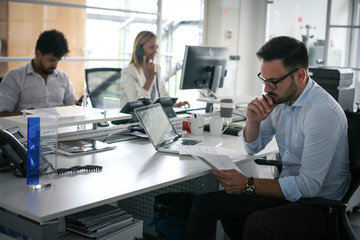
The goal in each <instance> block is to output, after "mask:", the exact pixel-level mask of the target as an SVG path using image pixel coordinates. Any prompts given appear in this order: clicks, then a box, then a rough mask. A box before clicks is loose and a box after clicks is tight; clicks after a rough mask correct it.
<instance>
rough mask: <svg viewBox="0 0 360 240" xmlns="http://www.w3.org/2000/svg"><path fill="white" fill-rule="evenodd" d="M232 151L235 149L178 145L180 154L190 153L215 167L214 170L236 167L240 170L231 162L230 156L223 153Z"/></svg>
mask: <svg viewBox="0 0 360 240" xmlns="http://www.w3.org/2000/svg"><path fill="white" fill-rule="evenodd" d="M233 151H234V152H237V151H236V150H231V149H225V148H221V149H217V148H215V147H207V146H181V147H180V154H186V155H191V156H193V157H194V158H195V159H197V160H200V161H202V162H203V163H205V164H206V165H208V166H209V167H210V168H212V169H216V170H226V169H236V170H238V171H239V172H241V171H240V169H239V168H238V167H237V166H236V164H235V163H234V162H233V160H232V159H231V158H230V156H229V155H228V154H224V153H226V152H227V153H232V154H234V152H233ZM219 153H221V154H219Z"/></svg>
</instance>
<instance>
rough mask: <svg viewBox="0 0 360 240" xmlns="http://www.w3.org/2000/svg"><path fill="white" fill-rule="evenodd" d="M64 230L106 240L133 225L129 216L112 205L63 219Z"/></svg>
mask: <svg viewBox="0 0 360 240" xmlns="http://www.w3.org/2000/svg"><path fill="white" fill-rule="evenodd" d="M65 220H66V229H68V230H70V231H72V232H76V233H79V234H81V235H84V236H87V237H90V238H95V239H106V238H109V237H110V236H112V235H114V234H117V233H118V232H120V231H122V230H124V229H126V228H127V227H129V226H130V225H132V224H133V223H134V219H133V218H132V216H131V215H130V214H128V213H127V212H126V211H125V210H122V209H121V208H118V207H115V206H112V205H103V206H100V207H97V208H93V209H90V210H85V211H82V212H79V213H75V214H72V215H69V216H66V217H65Z"/></svg>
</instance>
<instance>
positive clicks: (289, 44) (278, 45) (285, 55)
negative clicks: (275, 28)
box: [256, 36, 309, 71]
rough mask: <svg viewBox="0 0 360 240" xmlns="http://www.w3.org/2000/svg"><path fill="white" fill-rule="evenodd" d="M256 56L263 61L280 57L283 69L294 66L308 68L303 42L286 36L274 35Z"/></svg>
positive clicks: (290, 69) (289, 68)
mask: <svg viewBox="0 0 360 240" xmlns="http://www.w3.org/2000/svg"><path fill="white" fill-rule="evenodd" d="M256 56H257V57H258V58H259V59H262V60H264V61H272V60H278V59H281V60H282V62H283V65H284V67H285V69H287V70H288V71H292V70H294V69H296V68H299V67H300V68H304V69H305V70H308V67H309V54H308V51H307V49H306V46H305V44H304V43H303V42H301V41H299V40H297V39H295V38H292V37H287V36H281V37H275V38H272V39H270V40H269V41H268V42H266V43H265V44H264V45H263V46H262V47H261V48H260V49H259V50H258V51H257V52H256Z"/></svg>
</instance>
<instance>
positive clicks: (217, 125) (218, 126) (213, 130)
mask: <svg viewBox="0 0 360 240" xmlns="http://www.w3.org/2000/svg"><path fill="white" fill-rule="evenodd" d="M225 122H226V126H225V127H224V119H223V118H221V117H219V116H215V117H211V118H210V135H211V136H215V137H219V136H221V134H222V133H224V132H225V130H226V129H227V128H228V127H229V121H228V120H225Z"/></svg>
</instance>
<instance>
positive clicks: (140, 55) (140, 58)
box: [135, 45, 148, 61]
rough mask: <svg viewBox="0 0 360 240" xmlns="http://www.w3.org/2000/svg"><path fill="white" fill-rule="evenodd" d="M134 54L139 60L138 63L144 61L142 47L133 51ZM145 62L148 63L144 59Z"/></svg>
mask: <svg viewBox="0 0 360 240" xmlns="http://www.w3.org/2000/svg"><path fill="white" fill-rule="evenodd" d="M135 54H136V56H137V57H138V58H139V60H140V61H142V60H143V59H144V50H143V45H140V46H137V47H136V49H135ZM146 61H148V59H147V58H146Z"/></svg>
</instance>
